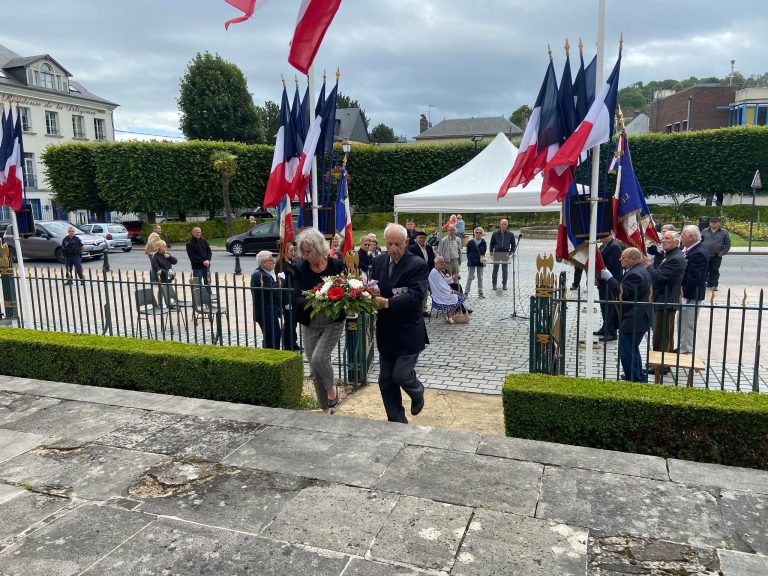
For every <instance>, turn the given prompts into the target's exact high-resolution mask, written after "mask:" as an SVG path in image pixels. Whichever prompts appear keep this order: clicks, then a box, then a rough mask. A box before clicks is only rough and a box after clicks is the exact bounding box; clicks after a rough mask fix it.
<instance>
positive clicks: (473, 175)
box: [395, 134, 560, 221]
mask: <svg viewBox="0 0 768 576" xmlns="http://www.w3.org/2000/svg"><path fill="white" fill-rule="evenodd" d="M517 153H518V152H517V148H516V147H515V146H514V145H513V144H512V143H511V142H510V141H509V140H508V139H507V137H506V136H505V135H504V134H498V135H497V136H496V138H494V139H493V142H491V143H490V144H489V145H488V146H486V148H485V150H483V151H482V152H481V153H480V154H478V155H477V156H475V157H474V158H473V159H472V160H470V161H469V162H467V163H466V164H465V165H464V166H462V167H461V168H459V169H458V170H456V171H455V172H451V173H450V174H448V176H445V177H444V178H441V179H440V180H438V181H437V182H433V183H432V184H429V185H428V186H425V187H424V188H421V189H420V190H416V191H414V192H408V193H405V194H398V195H396V196H395V221H397V214H398V213H399V212H416V213H424V212H437V213H457V212H458V213H461V212H464V213H470V214H472V213H483V212H558V211H559V210H560V203H559V202H553V203H552V204H550V205H549V206H542V205H541V184H542V178H541V176H537V177H536V178H534V180H533V181H532V182H531V183H530V184H528V186H526V187H525V188H523V187H522V186H519V187H517V188H511V189H510V190H509V192H507V195H506V196H505V197H504V198H502V199H501V200H497V199H496V198H497V196H498V194H499V188H500V187H501V184H502V183H503V182H504V179H505V178H506V177H507V175H508V174H509V171H510V170H511V169H512V165H513V164H514V163H515V158H516V157H517Z"/></svg>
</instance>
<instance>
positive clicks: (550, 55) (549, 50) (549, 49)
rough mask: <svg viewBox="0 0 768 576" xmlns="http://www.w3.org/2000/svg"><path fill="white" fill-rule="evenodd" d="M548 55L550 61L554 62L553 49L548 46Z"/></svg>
mask: <svg viewBox="0 0 768 576" xmlns="http://www.w3.org/2000/svg"><path fill="white" fill-rule="evenodd" d="M547 53H548V54H549V61H550V62H552V48H550V46H549V44H547Z"/></svg>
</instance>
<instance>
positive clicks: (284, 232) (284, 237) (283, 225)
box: [276, 195, 293, 249]
mask: <svg viewBox="0 0 768 576" xmlns="http://www.w3.org/2000/svg"><path fill="white" fill-rule="evenodd" d="M276 217H277V222H278V225H279V227H280V228H279V234H280V240H281V246H282V247H283V249H285V247H286V246H287V245H288V243H289V242H291V241H292V240H293V215H292V214H291V201H290V199H289V198H288V196H287V195H285V196H283V199H282V201H281V202H280V204H278V205H277V216H276Z"/></svg>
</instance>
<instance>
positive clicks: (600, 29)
mask: <svg viewBox="0 0 768 576" xmlns="http://www.w3.org/2000/svg"><path fill="white" fill-rule="evenodd" d="M604 46H605V0H600V5H599V13H598V24H597V69H596V70H595V94H597V93H599V92H600V88H601V87H602V84H603V50H604ZM599 170H600V146H595V147H594V148H592V183H591V185H590V187H591V190H590V204H589V249H588V250H587V252H588V253H587V271H588V276H587V277H588V278H589V281H588V282H587V334H586V337H585V338H584V342H585V343H586V346H587V358H586V368H585V376H586V377H587V378H592V367H593V361H594V354H593V352H594V351H593V348H592V347H593V345H594V342H595V335H594V334H593V332H594V331H595V264H596V263H595V261H594V260H595V251H596V250H597V202H598V199H599V198H598V186H599V184H600V174H599Z"/></svg>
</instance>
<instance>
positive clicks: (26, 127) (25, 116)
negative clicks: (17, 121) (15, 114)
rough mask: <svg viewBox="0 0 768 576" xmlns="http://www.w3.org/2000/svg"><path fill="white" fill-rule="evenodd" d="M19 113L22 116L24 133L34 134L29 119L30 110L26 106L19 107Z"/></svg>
mask: <svg viewBox="0 0 768 576" xmlns="http://www.w3.org/2000/svg"><path fill="white" fill-rule="evenodd" d="M18 111H19V115H20V116H21V129H22V130H23V131H24V132H32V123H31V122H30V119H29V108H27V107H26V106H19V107H18Z"/></svg>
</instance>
